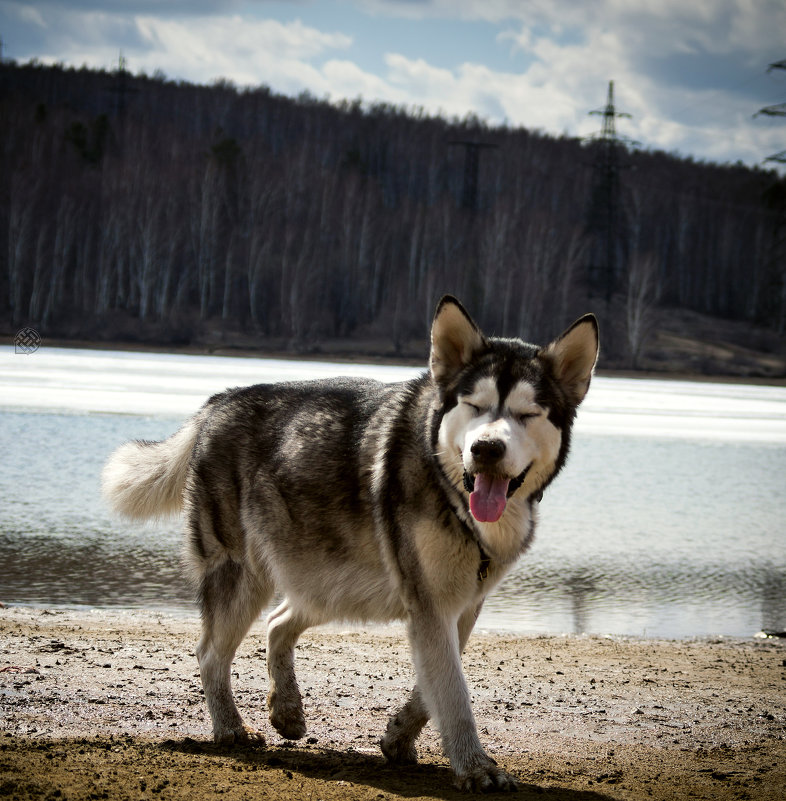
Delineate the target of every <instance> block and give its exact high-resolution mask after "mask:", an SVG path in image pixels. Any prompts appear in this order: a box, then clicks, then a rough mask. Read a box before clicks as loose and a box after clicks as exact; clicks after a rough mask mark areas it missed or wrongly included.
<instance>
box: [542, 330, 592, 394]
mask: <svg viewBox="0 0 786 801" xmlns="http://www.w3.org/2000/svg"><path fill="white" fill-rule="evenodd" d="M540 355H541V357H543V358H545V359H547V360H548V361H550V362H551V363H552V365H553V366H554V375H555V377H556V379H557V380H558V381H559V382H560V384H562V387H563V389H564V390H565V392H566V393H567V395H568V397H569V399H570V401H571V403H573V404H574V405H575V406H578V405H579V404H580V403H581V402H582V400H584V396H585V395H586V394H587V390H588V389H589V385H590V379H591V378H592V371H593V370H594V369H595V363H596V362H597V360H598V321H597V319H596V318H595V315H594V314H585V315H584V316H583V317H580V318H579V319H578V320H576V322H575V323H573V325H572V326H571V327H570V328H568V330H567V331H565V333H564V334H562V335H561V336H560V337H558V338H557V339H555V340H554V341H553V342H552V343H551V344H550V345H547V346H546V347H545V348H543V350H542V351H541V352H540Z"/></svg>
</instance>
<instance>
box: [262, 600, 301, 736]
mask: <svg viewBox="0 0 786 801" xmlns="http://www.w3.org/2000/svg"><path fill="white" fill-rule="evenodd" d="M310 625H312V621H310V620H306V619H305V618H304V617H303V616H301V615H300V614H298V612H297V610H296V609H295V607H294V606H293V605H292V603H291V602H290V601H289V600H286V599H285V600H284V602H283V603H282V604H281V605H280V606H278V607H277V608H276V609H275V610H274V611H273V612H271V614H270V616H269V617H268V619H267V671H268V675H269V676H270V693H269V694H268V697H267V703H268V707H269V708H270V722H271V723H272V724H273V727H274V728H275V729H276V731H278V733H279V734H280V735H281V736H282V737H286V739H288V740H299V739H300V738H301V737H302V736H303V735H304V734H305V733H306V720H305V717H304V716H303V701H302V698H301V696H300V689H299V688H298V686H297V679H296V678H295V644H296V643H297V640H298V637H300V635H301V634H302V633H303V632H304V631H305V630H306V629H307V628H308V627H309V626H310Z"/></svg>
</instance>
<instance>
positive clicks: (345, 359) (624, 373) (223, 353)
mask: <svg viewBox="0 0 786 801" xmlns="http://www.w3.org/2000/svg"><path fill="white" fill-rule="evenodd" d="M3 336H4V338H6V339H8V340H9V342H13V336H14V335H13V334H12V333H7V332H6V333H5V334H4V335H3ZM41 347H50V348H63V349H69V350H94V351H118V352H121V353H173V354H179V355H186V356H216V357H222V358H223V357H226V358H239V359H281V360H284V361H298V362H334V363H336V364H373V365H386V366H402V367H422V368H423V369H424V370H425V369H426V362H427V354H426V345H425V343H424V351H423V353H424V355H423V356H422V357H416V356H412V355H410V356H395V355H386V354H381V353H378V352H376V351H370V352H368V353H366V352H363V351H362V350H345V351H341V350H339V351H331V350H330V349H328V350H326V351H324V352H323V351H307V352H303V353H297V352H294V351H291V350H284V349H281V348H279V347H271V348H270V349H267V348H262V347H259V348H250V347H242V346H231V345H220V344H218V345H214V346H208V345H155V344H150V343H145V342H125V341H97V342H90V341H87V340H69V339H61V338H55V339H47V338H44V339H42V343H41ZM595 375H598V376H603V377H606V378H631V379H636V378H646V379H656V380H663V381H696V382H699V383H717V384H743V385H753V386H772V387H786V376H766V375H755V376H750V375H735V374H726V373H698V372H690V371H684V370H651V369H649V370H631V369H621V368H600V369H598V370H596V371H595Z"/></svg>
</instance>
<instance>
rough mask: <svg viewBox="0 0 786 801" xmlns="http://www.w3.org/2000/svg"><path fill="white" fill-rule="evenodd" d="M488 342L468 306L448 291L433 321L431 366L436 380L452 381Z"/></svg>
mask: <svg viewBox="0 0 786 801" xmlns="http://www.w3.org/2000/svg"><path fill="white" fill-rule="evenodd" d="M485 344H486V340H485V339H484V338H483V334H481V333H480V329H479V328H478V327H477V325H476V324H475V322H474V320H473V319H472V318H471V317H470V316H469V314H467V311H466V309H465V308H464V307H463V306H462V305H461V304H460V303H459V302H458V301H457V300H456V299H455V298H454V297H453V296H452V295H445V297H444V298H442V300H441V301H440V302H439V304H437V310H436V312H435V313H434V322H433V323H432V324H431V357H430V359H429V368H430V369H431V375H432V376H433V378H434V380H435V381H436V382H437V383H438V384H442V383H446V382H448V381H449V380H450V379H451V378H452V377H453V376H454V375H456V374H457V373H458V372H459V371H460V370H462V369H463V368H464V367H465V366H466V365H467V364H469V361H470V359H471V358H472V356H473V355H474V354H475V353H477V352H478V351H479V350H482V349H483V347H484V346H485Z"/></svg>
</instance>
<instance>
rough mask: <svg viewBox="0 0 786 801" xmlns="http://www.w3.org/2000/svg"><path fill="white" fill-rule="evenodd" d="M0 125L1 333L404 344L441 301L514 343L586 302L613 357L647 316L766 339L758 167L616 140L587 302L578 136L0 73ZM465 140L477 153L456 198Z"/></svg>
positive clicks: (113, 77) (31, 71)
mask: <svg viewBox="0 0 786 801" xmlns="http://www.w3.org/2000/svg"><path fill="white" fill-rule="evenodd" d="M0 118H2V120H3V124H2V128H1V129H0V143H1V144H2V147H1V148H0V175H1V176H2V177H1V178H0V185H1V188H0V322H2V324H3V326H4V327H5V328H6V329H7V330H9V331H13V330H15V328H16V327H20V326H23V325H31V326H35V327H38V328H39V329H40V330H41V332H42V333H43V334H44V335H45V336H52V337H54V336H62V337H71V338H81V339H126V340H136V341H147V342H159V343H164V344H165V343H187V342H197V343H198V342H208V341H212V342H216V341H222V342H225V343H233V342H235V343H240V342H242V343H245V344H249V343H250V342H254V341H265V342H279V343H282V344H283V345H284V346H286V347H289V348H292V349H295V350H307V349H311V348H318V347H320V345H321V344H322V343H324V342H326V341H329V340H339V339H341V340H353V339H355V340H361V339H365V340H375V341H380V342H384V343H387V344H388V346H389V347H390V348H392V349H393V350H395V352H397V353H401V354H405V353H407V351H408V348H410V346H411V343H412V342H413V341H417V342H418V343H419V344H420V343H422V339H423V335H424V332H425V331H426V330H427V327H428V324H429V322H430V319H431V314H432V312H433V307H434V304H435V302H436V300H437V298H438V297H439V296H440V295H442V294H443V293H445V292H451V293H453V294H455V295H457V296H458V297H459V298H461V299H463V300H464V301H465V303H466V305H467V306H468V307H469V308H470V309H471V310H472V312H473V314H474V315H475V316H476V318H477V319H478V322H479V323H480V324H481V325H482V326H483V327H484V328H485V330H489V331H494V332H496V333H500V334H516V335H520V336H523V337H525V338H529V339H532V340H534V341H538V340H541V339H543V338H546V337H549V336H552V335H553V334H555V333H557V332H558V331H559V330H561V329H562V327H564V325H565V324H566V323H568V322H569V321H570V320H571V319H572V318H573V317H574V316H576V315H578V314H580V313H583V312H584V311H586V310H588V309H595V310H596V311H597V312H598V313H599V314H601V315H603V314H604V313H605V314H606V316H607V317H608V318H609V320H610V321H611V325H607V326H606V330H605V332H604V333H605V334H606V336H605V338H604V339H605V341H604V345H605V350H606V353H607V354H612V355H613V354H615V353H617V354H619V355H620V357H622V356H623V355H624V354H626V353H627V354H628V357H635V351H636V349H637V347H638V346H640V344H641V337H642V336H643V333H642V332H643V331H644V328H645V322H646V317H647V313H648V311H649V310H650V309H652V308H654V307H655V306H656V305H658V304H660V305H666V306H672V307H679V308H687V309H693V310H696V311H700V312H703V313H707V314H711V315H720V316H725V317H730V318H735V319H741V320H748V321H751V322H757V323H759V324H764V325H767V326H770V327H772V328H774V329H776V330H779V331H781V332H783V331H784V330H786V276H785V275H784V264H785V261H784V254H783V252H782V250H781V247H782V246H781V245H779V244H778V243H779V238H778V237H779V232H780V230H781V225H782V222H783V220H784V209H786V199H785V198H786V191H784V184H783V182H782V181H778V179H777V176H776V175H775V173H773V172H768V171H765V170H759V169H749V168H746V167H743V166H741V165H736V166H734V165H715V164H705V163H697V162H695V161H692V160H690V159H684V158H678V157H676V156H674V155H669V154H666V153H662V152H648V151H628V150H625V151H624V153H622V154H621V164H622V168H621V173H620V197H619V202H620V208H621V211H622V213H621V215H620V220H621V223H620V224H619V225H618V226H617V228H616V230H615V241H614V242H613V247H614V248H615V253H616V254H617V258H616V259H615V264H616V265H617V267H616V272H615V275H614V276H613V281H614V285H613V287H612V290H613V291H612V292H611V303H609V302H608V298H604V297H603V293H601V292H600V291H599V289H598V287H597V286H596V285H595V282H594V281H593V275H595V274H597V264H594V263H593V261H596V260H597V258H598V256H597V253H598V252H600V251H602V248H600V249H599V248H598V247H596V246H594V244H593V239H597V236H598V232H597V230H594V229H593V226H592V224H591V216H592V215H591V213H590V210H589V204H590V198H591V197H592V194H593V183H594V182H595V181H596V178H595V172H594V171H593V163H594V160H595V158H596V153H595V149H596V148H597V147H598V145H597V144H593V143H592V142H582V141H579V140H577V139H573V138H568V137H559V138H558V137H552V136H547V135H544V134H542V133H539V132H536V131H529V130H527V129H525V128H513V127H505V126H490V125H487V124H486V123H484V122H483V121H482V120H479V119H477V118H475V117H472V116H469V117H467V118H464V119H452V120H448V119H445V118H442V117H438V116H430V115H427V114H425V113H423V112H422V110H418V109H405V108H400V107H395V106H390V105H386V104H372V105H365V104H361V103H360V102H359V101H355V102H344V103H339V104H331V103H328V102H326V101H322V100H318V99H316V98H314V97H311V96H308V95H301V96H300V97H298V98H288V97H284V96H281V95H277V94H275V93H273V92H271V91H270V90H269V89H267V88H264V87H260V88H255V89H243V90H239V89H237V88H236V87H234V86H232V85H231V84H228V83H226V82H217V83H215V84H213V85H211V86H197V85H192V84H186V83H175V82H172V81H167V80H166V79H165V78H164V77H163V76H160V75H158V76H153V77H147V76H145V75H136V76H132V75H130V74H129V73H127V72H125V71H123V70H118V71H114V72H111V71H92V70H87V69H81V70H74V69H66V68H63V67H59V66H54V67H50V66H42V65H39V64H35V63H31V64H26V65H19V64H15V63H13V62H5V63H2V64H0ZM466 142H476V143H481V142H482V143H484V144H490V145H494V147H489V148H484V149H483V151H482V152H480V154H479V155H478V164H477V173H476V176H477V185H476V186H472V187H471V188H472V190H473V193H471V194H470V197H471V200H469V201H468V200H467V197H468V194H467V182H468V180H470V181H471V179H472V165H469V167H468V164H467V145H466V144H462V143H466ZM595 244H597V242H595ZM637 343H638V345H637Z"/></svg>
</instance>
